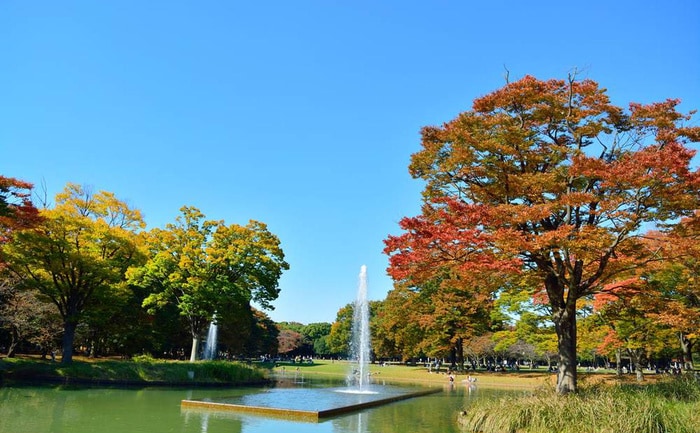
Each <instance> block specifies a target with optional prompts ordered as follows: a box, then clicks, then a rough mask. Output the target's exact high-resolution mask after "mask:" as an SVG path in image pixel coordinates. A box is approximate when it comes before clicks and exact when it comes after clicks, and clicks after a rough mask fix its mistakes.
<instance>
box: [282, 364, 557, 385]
mask: <svg viewBox="0 0 700 433" xmlns="http://www.w3.org/2000/svg"><path fill="white" fill-rule="evenodd" d="M297 369H298V370H299V372H302V373H304V374H309V375H315V374H317V375H328V376H336V377H345V376H347V375H348V372H349V371H350V369H351V367H350V364H349V363H348V362H347V361H329V360H314V363H313V364H304V363H302V364H292V363H280V364H279V365H278V366H277V367H274V368H273V371H275V372H282V371H286V372H290V371H295V370H297ZM369 371H370V374H371V375H372V376H373V377H374V378H377V379H382V380H386V381H389V382H402V383H413V384H421V385H443V384H447V383H449V376H448V375H447V369H446V368H445V367H442V368H441V369H440V372H439V373H435V372H432V373H431V372H429V371H428V369H427V368H425V367H423V366H409V365H402V364H388V365H386V366H382V365H379V364H371V365H370V367H369ZM468 375H471V377H473V378H476V380H477V382H476V383H477V384H478V385H481V386H486V387H518V388H533V389H534V388H539V387H541V386H544V385H547V384H548V383H554V382H553V381H554V380H556V376H555V375H554V374H552V373H547V372H546V371H544V370H541V371H527V370H525V371H519V372H499V373H494V372H486V371H477V372H469V373H457V374H455V382H457V383H459V382H461V381H463V380H467V376H468Z"/></svg>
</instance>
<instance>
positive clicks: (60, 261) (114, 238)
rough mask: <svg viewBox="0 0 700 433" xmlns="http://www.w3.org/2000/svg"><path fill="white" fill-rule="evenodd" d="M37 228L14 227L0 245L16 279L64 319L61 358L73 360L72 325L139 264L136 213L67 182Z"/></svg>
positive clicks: (141, 224) (108, 196) (140, 223)
mask: <svg viewBox="0 0 700 433" xmlns="http://www.w3.org/2000/svg"><path fill="white" fill-rule="evenodd" d="M41 216H42V217H43V221H42V222H41V224H40V225H38V226H37V227H36V228H30V229H24V230H20V231H17V232H15V235H14V238H13V241H12V242H11V243H9V244H7V245H6V246H5V248H4V249H3V253H4V257H5V260H6V261H7V263H8V266H9V269H10V270H11V271H12V272H13V273H14V274H15V275H16V276H17V277H18V278H20V284H22V285H23V286H24V287H26V288H32V289H36V290H37V291H38V292H39V293H41V295H42V296H45V297H46V298H48V299H50V300H51V302H53V303H54V304H55V305H56V306H57V307H58V310H59V312H60V314H61V318H62V320H63V355H62V359H61V361H62V362H63V363H70V362H72V360H73V343H74V338H75V331H76V327H77V326H78V324H79V323H81V321H83V320H84V319H85V316H86V314H87V313H88V312H89V311H90V309H91V308H92V307H94V305H93V304H91V302H92V301H93V300H94V299H95V298H96V297H100V298H101V299H106V298H103V297H108V296H109V294H110V293H111V292H113V291H114V290H116V288H118V287H120V286H121V285H123V284H124V281H125V273H126V270H127V269H128V268H129V267H130V266H134V265H138V264H139V263H141V260H142V255H141V253H140V252H139V249H138V245H137V242H136V231H137V230H140V229H142V228H143V227H144V222H143V219H142V218H141V213H140V212H139V211H138V210H135V209H131V208H129V207H128V206H127V205H126V204H125V203H124V202H122V201H119V200H118V199H117V198H115V196H114V194H112V193H110V192H104V191H100V192H98V193H96V194H93V193H92V192H91V191H90V190H89V189H86V188H84V187H82V186H79V185H75V184H68V185H67V186H66V188H65V189H64V191H63V192H61V193H59V194H58V195H57V196H56V207H55V208H54V209H46V210H42V211H41Z"/></svg>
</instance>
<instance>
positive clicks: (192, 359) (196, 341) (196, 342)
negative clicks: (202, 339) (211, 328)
mask: <svg viewBox="0 0 700 433" xmlns="http://www.w3.org/2000/svg"><path fill="white" fill-rule="evenodd" d="M198 351H199V335H195V336H193V337H192V352H190V362H195V361H196V360H197V352H198Z"/></svg>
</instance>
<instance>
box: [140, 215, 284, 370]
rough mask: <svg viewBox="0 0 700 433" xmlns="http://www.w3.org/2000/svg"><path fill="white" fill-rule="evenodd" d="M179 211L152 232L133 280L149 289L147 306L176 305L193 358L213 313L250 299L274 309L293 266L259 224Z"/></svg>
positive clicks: (224, 311) (222, 313) (221, 313)
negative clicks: (228, 222)
mask: <svg viewBox="0 0 700 433" xmlns="http://www.w3.org/2000/svg"><path fill="white" fill-rule="evenodd" d="M181 212H182V214H181V215H179V216H178V217H177V218H176V222H175V223H174V224H168V225H167V226H166V228H165V229H153V230H151V231H150V232H149V233H148V235H147V236H146V239H147V241H146V242H147V244H148V250H149V254H150V256H149V260H148V262H147V263H146V264H145V265H144V266H142V267H140V268H135V269H132V270H130V273H129V280H130V282H131V283H132V284H136V285H139V286H142V287H148V288H150V290H151V294H150V295H149V296H148V297H147V298H146V299H145V300H144V306H145V307H148V308H149V309H151V311H155V309H158V308H160V307H162V306H164V305H167V304H169V303H174V304H175V305H177V308H178V310H179V311H180V314H181V315H182V316H183V317H186V318H187V322H188V324H189V328H190V329H189V330H190V334H191V336H192V350H191V353H190V360H191V361H194V360H195V359H196V357H197V351H198V345H199V339H200V337H201V335H202V333H203V330H204V328H205V327H206V326H208V324H209V323H210V322H211V321H212V320H213V319H214V316H215V315H218V316H219V317H221V316H225V315H226V314H227V313H228V312H235V311H240V309H241V308H242V307H243V306H245V308H248V305H249V303H250V302H251V301H255V302H256V303H257V304H259V305H260V306H262V307H263V308H272V305H271V301H273V300H275V299H276V298H277V296H278V295H279V286H278V282H279V278H280V277H281V275H282V272H283V271H284V270H286V269H288V268H289V265H288V264H287V262H285V261H284V253H283V251H282V248H281V247H280V242H279V239H278V238H277V237H276V236H275V235H274V234H272V233H271V232H270V231H268V229H267V226H266V225H265V224H263V223H261V222H258V221H250V222H249V223H248V224H247V225H246V226H240V225H237V224H232V225H226V224H224V222H223V221H214V220H205V216H204V214H203V213H202V212H200V211H199V210H198V209H196V208H194V207H187V206H185V207H183V208H182V209H181Z"/></svg>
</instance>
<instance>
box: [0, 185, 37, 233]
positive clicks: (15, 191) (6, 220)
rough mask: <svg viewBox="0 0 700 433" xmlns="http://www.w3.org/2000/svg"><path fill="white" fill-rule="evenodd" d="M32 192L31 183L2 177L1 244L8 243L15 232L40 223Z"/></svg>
mask: <svg viewBox="0 0 700 433" xmlns="http://www.w3.org/2000/svg"><path fill="white" fill-rule="evenodd" d="M31 191H32V184H31V183H29V182H25V181H22V180H19V179H15V178H13V177H5V176H2V175H0V244H3V243H5V242H8V241H9V239H10V236H11V235H12V232H13V231H15V230H19V229H24V228H28V227H33V226H35V225H36V224H37V223H38V222H39V219H40V218H39V210H38V209H37V208H36V207H34V204H32V201H31Z"/></svg>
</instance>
